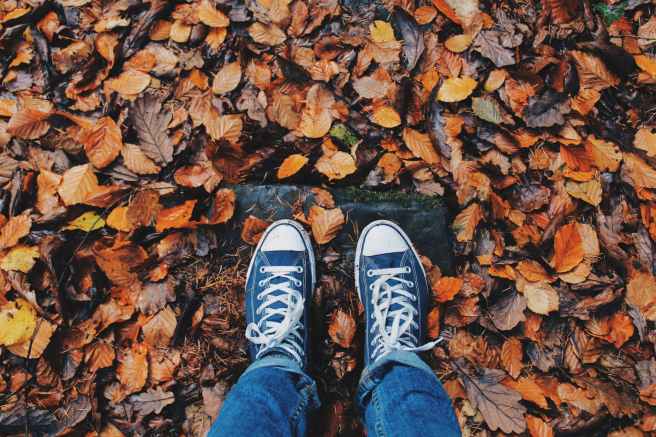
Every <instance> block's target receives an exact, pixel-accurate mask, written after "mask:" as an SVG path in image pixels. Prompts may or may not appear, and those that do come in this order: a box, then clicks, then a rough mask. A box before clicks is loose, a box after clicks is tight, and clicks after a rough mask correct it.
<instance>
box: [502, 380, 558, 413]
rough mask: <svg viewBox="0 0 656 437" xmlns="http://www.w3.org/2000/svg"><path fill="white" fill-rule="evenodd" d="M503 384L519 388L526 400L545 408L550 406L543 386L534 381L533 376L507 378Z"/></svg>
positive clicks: (515, 388)
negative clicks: (514, 379) (515, 379)
mask: <svg viewBox="0 0 656 437" xmlns="http://www.w3.org/2000/svg"><path fill="white" fill-rule="evenodd" d="M503 385H505V386H507V387H510V388H512V389H513V390H517V391H518V392H519V394H520V395H521V396H522V399H524V400H525V401H528V402H532V403H534V404H535V405H537V406H539V407H540V408H543V409H545V410H546V409H547V408H549V404H547V399H546V398H545V397H544V393H543V390H542V388H541V387H540V386H539V385H538V384H537V383H536V382H535V381H534V379H533V377H525V378H519V379H518V380H517V381H513V380H510V379H505V380H504V381H503Z"/></svg>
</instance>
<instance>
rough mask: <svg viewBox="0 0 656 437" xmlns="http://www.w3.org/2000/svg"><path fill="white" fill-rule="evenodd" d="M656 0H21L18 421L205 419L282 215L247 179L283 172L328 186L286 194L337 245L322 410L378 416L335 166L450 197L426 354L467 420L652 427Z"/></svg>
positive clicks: (1, 267)
mask: <svg viewBox="0 0 656 437" xmlns="http://www.w3.org/2000/svg"><path fill="white" fill-rule="evenodd" d="M655 12H656V6H655V5H654V4H653V2H652V1H650V0H581V1H577V0H503V1H488V0H480V1H479V0H432V1H431V0H379V1H373V0H247V1H242V0H193V1H192V0H187V1H182V0H178V1H174V0H169V1H164V0H151V1H149V2H142V1H138V0H117V1H103V0H45V1H44V0H5V1H2V2H0V434H3V435H14V434H15V435H52V436H54V435H65V434H67V433H73V435H84V436H103V437H110V436H111V437H115V436H124V435H125V436H127V435H186V436H198V435H203V433H204V432H205V431H206V430H207V428H208V426H209V424H210V423H211V420H212V418H213V417H214V416H215V415H216V413H217V411H218V409H219V408H220V405H221V402H222V400H223V398H224V396H225V393H226V391H227V390H228V389H229V387H230V385H231V384H233V383H234V382H235V380H236V378H238V376H239V374H240V373H241V372H242V371H243V369H244V368H245V367H246V366H247V364H248V359H247V357H246V354H245V340H244V338H243V330H244V321H243V317H242V297H241V296H242V294H241V293H242V287H243V282H244V271H245V267H246V265H247V262H248V258H249V255H250V250H251V247H252V245H253V244H255V243H256V242H257V239H258V236H259V235H260V233H261V232H262V230H263V229H264V228H265V227H266V225H267V221H268V220H269V219H270V218H269V217H266V216H259V217H258V216H257V215H254V214H252V215H248V214H246V215H245V216H244V217H245V218H243V219H242V218H240V219H237V214H236V213H235V209H236V208H235V205H236V204H237V205H238V199H236V196H235V191H234V190H233V187H234V186H235V184H240V183H243V182H249V183H277V182H278V181H285V182H286V183H289V184H303V185H311V186H314V187H316V189H315V190H314V191H313V192H312V195H311V196H309V197H308V198H307V199H299V202H297V203H295V204H294V205H291V207H292V211H293V216H294V217H295V218H296V219H298V220H300V221H301V222H303V223H305V224H306V225H307V226H308V229H310V230H311V232H312V235H313V238H314V240H315V243H316V246H317V248H318V251H319V257H318V259H319V262H320V266H319V270H320V273H321V275H320V281H319V289H318V290H317V293H316V298H315V301H314V302H313V336H314V339H313V345H312V346H313V351H314V355H313V366H312V373H313V374H314V375H315V376H316V377H317V380H318V383H319V387H320V390H321V394H322V398H323V403H324V405H323V407H322V409H321V411H320V414H318V415H317V417H316V418H315V420H314V423H313V425H312V435H326V436H334V435H362V433H363V430H362V426H361V425H360V424H359V421H358V419H357V415H356V413H355V411H354V408H353V404H352V402H351V400H350V399H351V398H352V395H353V392H354V388H355V385H356V383H357V379H358V376H359V372H360V371H361V367H362V365H361V361H362V359H361V340H360V338H361V336H362V320H361V316H360V314H361V308H360V307H359V305H358V303H357V297H356V296H355V294H354V292H353V289H354V286H353V283H352V280H353V278H352V273H351V264H350V263H351V261H352V260H351V259H349V256H348V254H347V253H346V252H344V251H343V250H341V248H338V247H336V245H335V241H337V238H336V237H338V236H340V233H341V234H343V233H344V232H346V231H345V230H344V229H346V226H344V225H345V224H348V221H349V217H348V214H347V213H345V212H344V211H342V210H341V209H340V208H339V207H336V206H335V204H334V200H333V198H332V196H331V194H330V190H331V188H333V187H341V188H348V187H366V188H367V189H370V190H376V191H381V192H385V193H386V192H389V191H391V190H394V192H396V193H397V194H398V193H401V196H400V197H403V196H406V195H407V196H417V195H421V196H431V197H434V198H437V199H439V201H440V202H441V204H442V205H446V206H447V207H448V208H449V210H450V213H451V216H452V220H451V229H452V231H453V236H454V238H453V243H454V244H453V253H454V256H455V261H454V263H453V269H452V271H447V269H442V270H441V269H440V268H439V267H437V265H438V264H439V265H442V264H441V263H440V262H439V260H437V259H432V260H431V259H429V258H425V260H424V261H425V264H426V267H427V269H428V271H429V274H430V279H431V283H432V288H433V291H434V295H435V299H434V300H435V305H434V307H433V308H432V310H431V312H430V336H431V337H436V336H437V335H438V334H439V332H441V331H442V330H444V329H446V328H449V330H450V332H451V333H452V336H451V337H452V338H451V340H450V342H448V343H447V344H444V345H442V346H440V347H438V348H436V349H435V350H433V351H432V353H430V354H427V355H428V356H427V357H426V359H427V360H428V362H430V363H431V365H432V366H433V367H434V369H435V371H436V373H437V375H438V376H439V377H440V378H441V379H442V381H443V383H444V386H445V388H446V389H447V391H448V393H449V395H450V396H451V398H452V400H453V403H454V407H455V410H456V413H457V417H458V420H459V422H460V424H461V427H462V430H463V434H464V435H467V436H469V435H480V436H490V435H510V434H524V435H530V436H532V437H549V436H553V435H583V434H586V435H612V436H615V437H617V436H642V435H653V433H654V432H655V431H656V409H655V408H656V359H655V357H654V345H655V344H656V333H655V332H654V322H655V321H656V279H655V278H654V258H653V242H654V239H656V191H655V190H656V131H652V128H653V127H656V125H655V121H654V108H655V107H656V99H655V89H654V86H653V85H654V84H655V83H656V48H655V46H656V15H655ZM394 197H395V198H396V199H398V198H399V196H398V195H395V196H394ZM374 200H375V196H372V199H369V198H364V199H363V201H364V202H368V201H374ZM350 238H353V239H355V238H357V232H356V233H355V234H354V235H352V236H350ZM445 256H446V254H445ZM418 425H420V424H418Z"/></svg>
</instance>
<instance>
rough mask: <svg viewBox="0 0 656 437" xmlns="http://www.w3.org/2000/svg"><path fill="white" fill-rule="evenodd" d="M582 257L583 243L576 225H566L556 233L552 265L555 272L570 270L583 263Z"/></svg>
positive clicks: (583, 253) (583, 254)
mask: <svg viewBox="0 0 656 437" xmlns="http://www.w3.org/2000/svg"><path fill="white" fill-rule="evenodd" d="M584 256H585V252H584V250H583V241H582V240H581V235H580V234H579V231H578V227H577V224H576V223H569V224H566V225H565V226H562V227H561V228H560V229H558V231H556V235H555V237H554V257H553V264H554V269H555V270H556V271H557V272H559V273H562V272H567V271H569V270H572V269H573V268H574V267H576V266H577V265H579V263H580V262H581V261H583V257H584Z"/></svg>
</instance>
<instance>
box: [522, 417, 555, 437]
mask: <svg viewBox="0 0 656 437" xmlns="http://www.w3.org/2000/svg"><path fill="white" fill-rule="evenodd" d="M526 425H527V426H528V433H529V434H530V435H531V437H554V431H553V428H552V427H551V425H549V424H548V423H547V422H545V421H544V420H542V419H540V418H539V417H537V416H531V415H530V414H529V415H528V416H526Z"/></svg>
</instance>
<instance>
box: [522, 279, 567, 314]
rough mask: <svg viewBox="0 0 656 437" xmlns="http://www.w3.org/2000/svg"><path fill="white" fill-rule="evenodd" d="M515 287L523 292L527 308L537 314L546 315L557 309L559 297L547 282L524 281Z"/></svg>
mask: <svg viewBox="0 0 656 437" xmlns="http://www.w3.org/2000/svg"><path fill="white" fill-rule="evenodd" d="M522 281H523V280H520V281H518V285H517V289H518V290H519V291H521V292H523V293H524V297H526V305H527V306H528V309H530V310H531V311H533V312H534V313H537V314H543V315H547V314H549V313H550V312H552V311H558V307H559V304H560V299H559V297H558V293H556V290H554V289H553V287H552V286H551V285H549V283H548V282H526V283H524V284H520V283H521V282H522Z"/></svg>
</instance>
